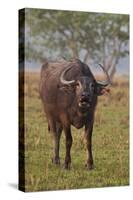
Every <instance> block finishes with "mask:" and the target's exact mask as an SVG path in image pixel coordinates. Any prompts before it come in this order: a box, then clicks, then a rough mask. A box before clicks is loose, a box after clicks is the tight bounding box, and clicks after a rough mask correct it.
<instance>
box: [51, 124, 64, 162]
mask: <svg viewBox="0 0 133 200" xmlns="http://www.w3.org/2000/svg"><path fill="white" fill-rule="evenodd" d="M51 129H52V130H51ZM50 130H51V132H52V139H53V157H52V162H53V163H54V164H56V165H58V164H60V157H59V148H60V137H61V132H62V127H61V126H60V124H57V123H51V126H50Z"/></svg>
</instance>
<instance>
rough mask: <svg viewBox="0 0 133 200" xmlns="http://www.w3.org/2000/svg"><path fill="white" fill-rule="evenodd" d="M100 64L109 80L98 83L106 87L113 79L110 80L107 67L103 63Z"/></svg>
mask: <svg viewBox="0 0 133 200" xmlns="http://www.w3.org/2000/svg"><path fill="white" fill-rule="evenodd" d="M99 66H100V67H101V68H102V70H103V72H104V74H105V75H106V78H107V80H106V81H97V83H98V84H100V85H102V86H104V87H106V86H108V85H109V84H111V80H110V77H109V75H108V72H107V71H106V69H105V68H104V67H103V66H102V65H101V64H99Z"/></svg>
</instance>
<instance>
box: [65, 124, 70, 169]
mask: <svg viewBox="0 0 133 200" xmlns="http://www.w3.org/2000/svg"><path fill="white" fill-rule="evenodd" d="M64 132H65V138H66V156H65V163H64V168H65V169H70V165H71V153H70V151H71V146H72V135H71V129H70V127H67V128H66V127H65V128H64Z"/></svg>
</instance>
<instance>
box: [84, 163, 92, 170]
mask: <svg viewBox="0 0 133 200" xmlns="http://www.w3.org/2000/svg"><path fill="white" fill-rule="evenodd" d="M85 167H86V168H87V169H88V170H93V169H94V165H93V164H89V163H86V164H85Z"/></svg>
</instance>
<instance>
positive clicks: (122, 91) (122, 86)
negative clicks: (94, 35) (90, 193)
mask: <svg viewBox="0 0 133 200" xmlns="http://www.w3.org/2000/svg"><path fill="white" fill-rule="evenodd" d="M38 82H39V73H31V72H30V73H28V72H27V73H26V82H25V173H26V174H25V189H26V191H40V190H58V189H76V188H92V187H106V186H122V185H128V184H129V88H128V78H127V77H122V78H117V79H116V80H115V81H114V85H113V86H112V87H111V93H110V94H109V95H108V96H102V97H99V102H98V105H97V109H96V113H95V124H94V131H93V156H94V164H95V168H94V170H92V171H88V170H87V169H86V168H85V166H84V164H85V160H86V149H85V146H84V138H83V129H80V130H77V129H75V128H73V127H72V132H73V146H72V150H71V156H72V166H71V170H64V169H63V162H64V156H65V145H64V144H65V143H64V134H62V138H61V151H60V156H61V165H60V166H55V165H53V164H52V162H51V156H52V139H51V134H50V133H49V132H48V130H47V121H46V119H45V115H44V113H43V108H42V104H41V100H40V98H39V94H38Z"/></svg>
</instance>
